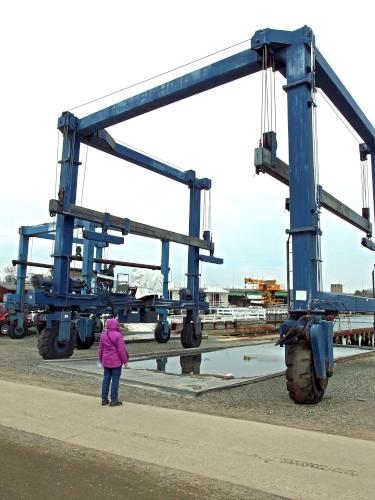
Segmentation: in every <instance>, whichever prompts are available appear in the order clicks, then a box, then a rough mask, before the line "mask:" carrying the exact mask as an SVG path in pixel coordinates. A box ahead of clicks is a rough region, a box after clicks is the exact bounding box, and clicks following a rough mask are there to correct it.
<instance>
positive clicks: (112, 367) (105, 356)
mask: <svg viewBox="0 0 375 500" xmlns="http://www.w3.org/2000/svg"><path fill="white" fill-rule="evenodd" d="M98 355H99V360H100V363H101V364H102V366H103V368H104V376H103V384H102V405H103V406H104V405H107V404H109V400H108V393H109V387H110V386H111V403H110V406H120V405H122V401H120V400H119V399H118V389H119V384H120V376H121V370H122V365H124V366H125V367H127V365H128V360H129V354H128V352H127V349H126V345H125V340H124V338H123V336H122V333H121V330H120V325H119V322H118V321H117V319H108V320H107V322H106V325H105V330H104V331H103V333H102V334H101V335H100V341H99V349H98Z"/></svg>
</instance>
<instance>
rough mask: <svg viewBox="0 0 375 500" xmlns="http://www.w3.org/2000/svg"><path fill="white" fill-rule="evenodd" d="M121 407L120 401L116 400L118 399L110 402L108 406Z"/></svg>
mask: <svg viewBox="0 0 375 500" xmlns="http://www.w3.org/2000/svg"><path fill="white" fill-rule="evenodd" d="M121 405H122V401H120V400H118V399H115V400H114V401H111V402H110V404H109V406H121Z"/></svg>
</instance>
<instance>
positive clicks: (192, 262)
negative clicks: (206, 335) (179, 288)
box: [187, 185, 201, 336]
mask: <svg viewBox="0 0 375 500" xmlns="http://www.w3.org/2000/svg"><path fill="white" fill-rule="evenodd" d="M200 216H201V190H200V189H199V188H197V187H196V186H194V185H192V186H191V187H190V206H189V236H195V237H196V238H199V234H200ZM187 288H188V289H189V290H190V291H191V294H192V299H193V303H194V306H193V307H194V309H192V310H190V311H189V310H188V311H187V319H189V318H190V319H191V320H192V321H193V322H194V328H195V335H196V336H198V335H200V333H201V325H200V321H199V248H198V247H193V246H192V245H189V250H188V274H187Z"/></svg>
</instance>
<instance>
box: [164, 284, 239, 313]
mask: <svg viewBox="0 0 375 500" xmlns="http://www.w3.org/2000/svg"><path fill="white" fill-rule="evenodd" d="M181 288H184V287H182V286H181V285H176V284H174V283H170V284H169V287H168V289H169V298H170V299H171V300H180V290H181ZM202 290H203V292H204V293H205V294H206V301H207V302H208V303H209V305H210V307H212V308H213V307H228V304H229V301H228V295H229V290H226V289H225V288H222V287H219V286H209V287H205V288H203V289H202Z"/></svg>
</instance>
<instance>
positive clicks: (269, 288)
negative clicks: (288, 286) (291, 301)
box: [244, 278, 284, 307]
mask: <svg viewBox="0 0 375 500" xmlns="http://www.w3.org/2000/svg"><path fill="white" fill-rule="evenodd" d="M244 282H245V286H246V285H248V284H250V285H257V287H256V288H253V290H256V291H259V292H262V299H263V303H264V305H265V306H266V307H269V306H273V305H275V304H284V300H283V299H276V298H275V292H279V291H282V288H281V285H280V283H277V281H276V280H264V279H255V278H244Z"/></svg>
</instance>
